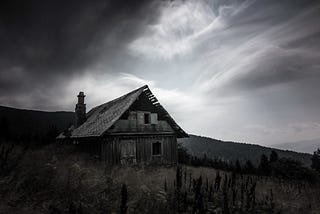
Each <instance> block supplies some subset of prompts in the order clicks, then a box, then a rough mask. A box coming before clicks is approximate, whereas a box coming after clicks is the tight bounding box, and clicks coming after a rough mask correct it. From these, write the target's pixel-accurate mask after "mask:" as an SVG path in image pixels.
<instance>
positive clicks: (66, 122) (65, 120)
mask: <svg viewBox="0 0 320 214" xmlns="http://www.w3.org/2000/svg"><path fill="white" fill-rule="evenodd" d="M73 117H74V113H73V112H44V111H33V110H23V109H15V108H9V107H4V106H0V126H1V129H0V131H1V132H2V133H0V134H8V133H3V132H4V131H5V132H10V134H11V135H12V136H31V135H37V136H44V135H45V134H47V133H48V131H49V130H50V129H52V128H55V129H56V130H57V131H58V132H60V131H62V130H65V129H66V128H68V127H69V126H70V124H72V121H73Z"/></svg>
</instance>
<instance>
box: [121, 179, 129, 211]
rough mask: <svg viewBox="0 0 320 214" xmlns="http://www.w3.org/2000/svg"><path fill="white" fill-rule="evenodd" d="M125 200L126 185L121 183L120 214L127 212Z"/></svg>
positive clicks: (126, 194)
mask: <svg viewBox="0 0 320 214" xmlns="http://www.w3.org/2000/svg"><path fill="white" fill-rule="evenodd" d="M127 202H128V190H127V185H126V184H122V187H121V204H120V214H125V213H127V209H128V206H127Z"/></svg>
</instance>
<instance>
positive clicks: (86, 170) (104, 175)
mask: <svg viewBox="0 0 320 214" xmlns="http://www.w3.org/2000/svg"><path fill="white" fill-rule="evenodd" d="M7 169H9V170H8V171H6V173H4V174H3V173H0V213H25V214H28V213H30V214H31V213H32V214H37V213H61V214H62V213H66V214H67V213H82V214H85V213H90V214H94V213H120V210H121V209H122V208H125V209H126V210H127V213H154V214H157V213H166V214H169V213H221V214H222V213H293V214H295V213H317V211H318V210H319V209H320V201H319V197H318V196H319V194H320V188H319V186H316V185H311V184H309V183H301V182H296V181H287V180H279V179H274V178H270V177H269V178H266V177H261V176H259V177H257V176H248V175H239V174H231V173H227V172H223V171H220V172H219V173H218V171H217V170H215V169H210V168H204V167H199V168H195V167H188V166H182V168H180V170H177V168H176V167H160V166H136V167H113V168H105V167H104V166H103V165H102V164H100V163H99V162H97V161H96V160H94V159H91V158H90V157H89V156H88V155H86V154H81V153H78V152H77V151H76V150H75V147H72V146H65V145H48V146H45V147H42V148H40V149H36V150H27V151H24V150H23V149H21V148H19V146H16V147H15V148H14V150H12V152H10V155H9V158H8V163H7ZM0 172H1V171H0ZM123 184H125V187H126V188H125V189H124V188H123Z"/></svg>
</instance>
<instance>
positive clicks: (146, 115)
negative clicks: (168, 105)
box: [144, 113, 150, 124]
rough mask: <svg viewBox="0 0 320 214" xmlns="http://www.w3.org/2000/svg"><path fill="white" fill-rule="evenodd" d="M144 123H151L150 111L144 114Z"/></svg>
mask: <svg viewBox="0 0 320 214" xmlns="http://www.w3.org/2000/svg"><path fill="white" fill-rule="evenodd" d="M144 124H150V114H149V113H145V114H144Z"/></svg>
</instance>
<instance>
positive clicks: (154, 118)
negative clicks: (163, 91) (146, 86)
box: [151, 113, 158, 124]
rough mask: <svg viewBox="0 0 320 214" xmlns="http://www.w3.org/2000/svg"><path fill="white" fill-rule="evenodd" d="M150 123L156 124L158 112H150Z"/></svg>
mask: <svg viewBox="0 0 320 214" xmlns="http://www.w3.org/2000/svg"><path fill="white" fill-rule="evenodd" d="M151 124H158V114H157V113H151Z"/></svg>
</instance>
